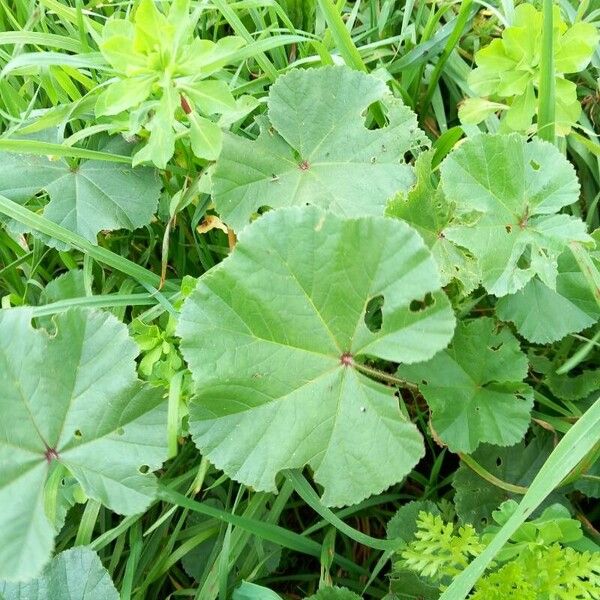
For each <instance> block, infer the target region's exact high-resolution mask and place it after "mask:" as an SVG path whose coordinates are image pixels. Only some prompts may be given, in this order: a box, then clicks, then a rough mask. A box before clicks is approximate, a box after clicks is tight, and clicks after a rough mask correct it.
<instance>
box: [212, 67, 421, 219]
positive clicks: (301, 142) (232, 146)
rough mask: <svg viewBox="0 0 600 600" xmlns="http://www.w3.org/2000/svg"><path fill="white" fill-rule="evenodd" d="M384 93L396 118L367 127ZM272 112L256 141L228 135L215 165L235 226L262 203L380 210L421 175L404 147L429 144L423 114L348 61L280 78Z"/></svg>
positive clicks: (220, 204)
mask: <svg viewBox="0 0 600 600" xmlns="http://www.w3.org/2000/svg"><path fill="white" fill-rule="evenodd" d="M382 100H383V101H386V103H387V104H388V105H389V115H388V118H389V124H388V125H387V126H386V127H384V128H382V129H374V130H370V129H367V128H366V127H365V122H364V119H365V117H364V112H365V110H366V109H367V108H368V107H369V105H371V104H373V103H374V102H378V101H382ZM268 117H269V121H268V122H267V123H264V124H263V127H262V130H261V133H260V135H259V137H258V139H257V140H256V141H250V140H248V139H244V138H242V137H239V136H234V135H226V136H225V139H224V143H223V152H222V154H221V157H220V160H219V162H218V164H217V168H216V169H215V173H214V177H213V184H214V189H213V191H214V197H215V205H216V207H217V210H218V211H219V213H220V214H221V217H222V218H223V220H224V221H225V222H227V223H228V224H230V225H231V226H232V227H233V228H234V229H236V230H241V229H242V228H243V227H245V226H246V225H247V224H248V222H249V221H250V218H251V217H252V215H253V214H254V213H255V212H256V211H257V210H258V209H259V208H261V207H263V206H270V207H272V208H279V207H283V206H297V205H300V206H303V205H305V204H314V205H316V206H319V207H321V208H324V209H328V210H331V211H333V212H336V213H338V214H340V215H347V216H361V215H381V214H383V211H384V208H385V205H386V201H387V200H388V199H389V198H391V197H392V196H393V195H394V194H396V193H397V192H399V191H402V190H405V191H406V190H407V189H408V188H409V186H410V185H411V184H412V182H413V180H414V178H413V175H412V173H411V168H410V167H409V166H408V165H406V164H404V154H405V153H406V152H408V151H409V150H413V149H416V148H419V147H420V146H422V145H425V144H426V138H425V136H424V134H423V133H422V132H421V131H420V130H419V128H418V127H417V119H416V116H415V115H414V114H413V113H412V111H411V110H410V109H408V108H407V107H406V106H404V105H402V104H401V103H400V102H399V101H398V100H396V99H394V98H393V97H392V96H391V94H390V93H389V91H388V88H387V87H386V85H385V83H383V81H380V80H379V79H376V78H375V77H372V76H370V75H366V74H365V73H361V72H359V71H353V70H352V69H350V68H348V67H326V68H321V69H309V70H294V71H290V72H289V73H287V74H286V75H283V76H282V77H279V78H278V79H277V81H276V83H275V84H274V85H273V86H272V87H271V90H270V93H269V112H268Z"/></svg>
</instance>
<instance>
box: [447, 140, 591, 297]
mask: <svg viewBox="0 0 600 600" xmlns="http://www.w3.org/2000/svg"><path fill="white" fill-rule="evenodd" d="M441 183H442V189H443V190H444V193H445V194H446V197H447V198H448V200H449V201H451V202H454V203H455V204H456V207H457V210H458V212H459V214H460V213H462V215H463V219H464V221H463V222H462V223H461V222H460V219H459V222H458V223H457V224H454V225H451V226H450V227H448V228H446V229H445V230H444V235H445V236H446V237H447V238H448V239H449V240H451V241H453V242H454V243H456V244H459V245H460V246H464V247H465V248H467V249H468V250H470V251H471V252H472V253H473V254H474V255H475V257H476V258H477V259H478V260H479V265H480V268H481V273H482V282H483V285H484V287H485V288H486V289H487V291H488V292H489V293H491V294H494V295H496V296H505V295H507V294H514V293H515V292H516V291H518V290H520V289H522V288H523V287H525V285H526V284H527V283H528V282H529V281H530V280H531V279H533V278H534V277H535V276H537V277H539V278H540V279H541V280H542V281H543V282H544V283H545V284H546V285H547V286H548V287H550V288H551V289H554V288H555V285H556V276H557V259H558V256H559V255H560V254H561V253H562V252H563V251H564V250H565V249H566V248H567V245H568V243H569V242H571V241H580V242H590V241H591V238H590V236H588V234H587V233H586V228H585V224H584V223H583V221H581V220H580V219H576V218H574V217H571V216H569V215H566V214H555V213H557V212H558V211H559V210H560V209H561V208H562V207H564V206H567V205H569V204H572V203H573V202H576V201H577V198H578V195H579V183H578V181H577V176H576V175H575V170H574V169H573V167H572V166H571V165H570V164H569V162H568V161H567V160H566V159H565V158H564V157H563V156H562V155H561V154H560V152H559V151H558V149H557V148H555V147H554V146H552V145H551V144H548V143H546V142H541V141H539V140H534V141H533V142H530V143H526V141H525V140H524V138H522V137H521V136H519V135H518V134H511V135H483V134H482V135H478V136H476V137H474V138H471V139H469V140H467V141H466V142H465V143H464V144H462V145H461V146H460V148H458V150H456V151H454V152H452V153H451V154H450V155H449V156H448V158H446V159H445V161H444V162H443V163H442V166H441ZM473 213H475V218H473Z"/></svg>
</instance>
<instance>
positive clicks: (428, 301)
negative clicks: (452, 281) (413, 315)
mask: <svg viewBox="0 0 600 600" xmlns="http://www.w3.org/2000/svg"><path fill="white" fill-rule="evenodd" d="M434 303H435V300H434V299H433V296H432V295H431V294H430V293H429V292H427V294H425V297H424V298H423V299H422V300H413V301H412V302H411V303H410V306H409V307H408V308H409V310H410V312H419V311H421V310H425V309H426V308H428V307H430V306H432V305H433V304H434Z"/></svg>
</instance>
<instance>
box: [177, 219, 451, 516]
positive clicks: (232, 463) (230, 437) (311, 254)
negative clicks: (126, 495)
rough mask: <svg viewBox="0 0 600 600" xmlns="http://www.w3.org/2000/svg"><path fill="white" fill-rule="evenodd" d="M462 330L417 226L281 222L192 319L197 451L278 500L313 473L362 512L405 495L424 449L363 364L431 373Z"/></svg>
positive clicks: (259, 230)
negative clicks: (285, 482)
mask: <svg viewBox="0 0 600 600" xmlns="http://www.w3.org/2000/svg"><path fill="white" fill-rule="evenodd" d="M399 249H401V252H399V251H398V250H399ZM378 297H382V298H383V308H382V316H383V320H382V323H381V327H380V329H379V330H378V331H371V330H370V329H369V328H368V327H367V325H366V324H365V320H364V317H365V312H366V308H367V304H368V303H369V301H370V300H371V299H373V298H378ZM424 300H425V301H424ZM453 328H454V317H453V314H452V310H451V308H450V306H449V303H448V300H447V299H446V297H445V295H444V294H443V293H442V292H441V291H440V282H439V275H438V272H437V268H436V265H435V262H434V261H433V259H432V257H431V254H430V253H429V251H428V250H427V248H426V247H425V245H424V243H423V241H422V240H421V238H420V237H419V236H418V235H417V234H416V232H414V231H413V230H412V229H411V228H410V227H408V225H406V224H405V223H403V222H401V221H398V220H395V219H386V218H383V217H365V218H361V219H354V220H350V219H342V218H340V217H338V216H336V215H334V214H331V213H322V212H321V211H319V210H317V209H315V208H303V209H298V208H292V209H283V210H279V211H273V212H271V213H269V214H268V215H266V216H264V217H262V218H261V219H259V220H258V221H257V222H256V223H254V224H253V225H252V226H251V227H249V228H247V229H246V230H244V232H243V233H242V235H241V237H240V239H239V242H238V244H237V246H236V248H235V250H234V252H233V253H232V255H231V256H230V257H229V258H227V259H226V260H225V261H224V262H223V263H221V264H220V265H219V266H218V267H217V268H215V269H213V270H212V271H210V272H209V273H207V274H206V275H204V276H203V277H202V278H201V279H200V280H199V282H198V286H197V288H196V290H195V291H194V292H193V293H192V294H191V296H190V297H189V298H188V299H187V300H186V302H185V305H184V308H183V310H182V314H181V318H180V322H179V330H178V333H179V335H180V336H181V338H182V344H181V348H182V351H183V354H184V357H185V359H186V360H187V362H188V364H189V367H190V369H191V371H192V375H193V378H194V381H195V384H196V396H195V398H194V400H193V402H192V405H191V421H190V429H191V432H192V435H193V438H194V440H195V442H196V444H197V445H198V447H199V448H200V449H201V451H202V453H203V455H204V456H206V457H207V458H208V459H209V460H210V461H211V462H213V463H214V464H215V465H216V466H217V467H219V468H221V469H223V470H224V471H225V473H226V474H227V475H229V476H230V477H232V478H233V479H235V480H237V481H240V482H243V483H244V484H246V485H249V486H251V487H253V488H255V489H257V490H265V491H275V490H276V486H275V476H276V475H277V473H278V472H279V471H281V470H282V469H291V468H298V467H302V466H304V465H305V464H309V465H310V466H311V467H312V468H313V470H314V476H315V479H316V481H317V482H319V483H320V484H322V485H323V486H324V493H323V501H324V502H325V503H326V504H328V505H334V506H339V505H345V504H353V503H356V502H359V501H360V500H362V499H363V498H365V497H367V496H369V495H370V494H374V493H377V492H380V491H382V490H383V489H385V488H387V487H388V486H390V485H391V484H393V483H395V482H397V481H400V480H401V479H402V478H403V477H404V476H405V475H406V474H407V473H408V472H409V471H410V469H411V468H412V467H413V466H414V465H415V463H416V462H417V461H418V460H419V458H420V457H421V455H422V453H423V444H422V441H421V437H420V435H419V433H418V431H417V429H416V428H415V427H414V425H412V424H411V423H409V422H407V421H406V419H405V418H404V417H403V416H402V414H401V412H400V410H399V407H398V401H397V399H396V397H395V396H394V393H393V389H391V388H389V387H386V386H383V385H381V384H380V383H376V382H375V381H372V380H371V379H368V378H367V377H365V376H364V375H362V374H361V373H359V372H358V371H357V370H356V369H355V368H354V367H353V363H354V361H355V360H356V357H357V356H359V355H364V354H369V355H374V356H378V357H380V358H383V359H387V360H391V361H395V362H400V361H403V362H415V361H419V360H426V359H428V358H430V357H431V356H432V355H433V354H434V353H435V352H436V351H437V350H440V349H442V348H444V347H445V346H446V344H447V343H448V341H449V339H450V338H451V336H452V331H453Z"/></svg>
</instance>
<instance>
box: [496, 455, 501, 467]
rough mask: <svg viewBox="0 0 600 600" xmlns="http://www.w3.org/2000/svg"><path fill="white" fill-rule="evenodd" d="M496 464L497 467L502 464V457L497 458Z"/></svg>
mask: <svg viewBox="0 0 600 600" xmlns="http://www.w3.org/2000/svg"><path fill="white" fill-rule="evenodd" d="M496 466H497V467H501V466H502V459H501V458H500V457H498V458H496Z"/></svg>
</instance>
